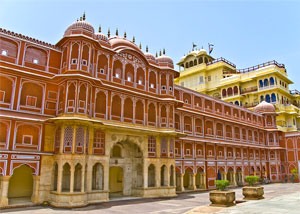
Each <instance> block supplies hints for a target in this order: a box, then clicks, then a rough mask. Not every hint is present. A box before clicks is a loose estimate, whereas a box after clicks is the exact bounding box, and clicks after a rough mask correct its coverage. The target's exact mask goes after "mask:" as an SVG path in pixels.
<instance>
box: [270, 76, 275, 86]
mask: <svg viewBox="0 0 300 214" xmlns="http://www.w3.org/2000/svg"><path fill="white" fill-rule="evenodd" d="M274 84H275V83H274V78H273V77H271V78H270V85H274Z"/></svg>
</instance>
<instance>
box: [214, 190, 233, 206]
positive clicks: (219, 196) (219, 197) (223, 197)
mask: <svg viewBox="0 0 300 214" xmlns="http://www.w3.org/2000/svg"><path fill="white" fill-rule="evenodd" d="M209 200H210V201H211V204H210V206H215V207H230V206H235V192H233V191H219V190H215V191H211V192H210V193H209Z"/></svg>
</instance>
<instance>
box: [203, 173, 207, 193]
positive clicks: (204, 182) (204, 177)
mask: <svg viewBox="0 0 300 214" xmlns="http://www.w3.org/2000/svg"><path fill="white" fill-rule="evenodd" d="M202 179H203V183H202V184H203V189H207V188H206V173H203V175H202Z"/></svg>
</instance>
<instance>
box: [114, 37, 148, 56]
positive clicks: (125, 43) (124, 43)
mask: <svg viewBox="0 0 300 214" xmlns="http://www.w3.org/2000/svg"><path fill="white" fill-rule="evenodd" d="M109 43H110V44H111V47H112V48H113V49H114V50H115V51H118V50H119V49H124V48H129V49H133V50H135V51H137V52H139V53H140V54H141V55H143V56H144V53H143V52H142V51H141V49H139V48H138V46H137V45H136V44H135V43H133V42H132V41H129V40H127V39H125V38H120V37H117V36H116V37H113V38H110V39H109Z"/></svg>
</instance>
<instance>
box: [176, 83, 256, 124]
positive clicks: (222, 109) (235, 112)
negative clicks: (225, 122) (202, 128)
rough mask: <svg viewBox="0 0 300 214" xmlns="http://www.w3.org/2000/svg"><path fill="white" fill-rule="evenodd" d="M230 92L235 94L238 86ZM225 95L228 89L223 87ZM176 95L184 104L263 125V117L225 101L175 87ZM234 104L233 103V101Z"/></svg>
mask: <svg viewBox="0 0 300 214" xmlns="http://www.w3.org/2000/svg"><path fill="white" fill-rule="evenodd" d="M228 90H229V94H231V93H232V94H233V93H234V90H236V91H238V88H237V86H235V89H233V88H230V89H228ZM223 92H224V95H226V96H227V90H226V89H223ZM174 95H175V98H176V99H177V100H180V101H183V102H184V106H186V107H190V108H193V109H196V110H200V111H206V112H211V113H217V114H219V115H223V116H226V117H233V118H234V119H238V120H246V121H248V122H250V123H254V124H259V125H262V117H260V116H257V115H256V114H253V113H250V112H247V111H244V110H242V109H240V108H239V107H234V106H230V105H226V104H224V103H219V102H216V101H215V100H210V99H206V98H205V97H200V96H197V95H196V94H193V93H189V92H186V91H184V90H181V89H180V90H179V89H178V88H175V90H174ZM232 104H233V103H232ZM235 104H236V105H240V104H242V103H239V102H238V101H236V102H235Z"/></svg>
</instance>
